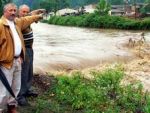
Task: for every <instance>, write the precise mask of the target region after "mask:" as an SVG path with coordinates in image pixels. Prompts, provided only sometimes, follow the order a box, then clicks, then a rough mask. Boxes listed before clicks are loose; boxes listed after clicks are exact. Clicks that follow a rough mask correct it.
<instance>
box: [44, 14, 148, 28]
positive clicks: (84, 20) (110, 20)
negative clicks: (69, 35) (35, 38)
mask: <svg viewBox="0 0 150 113" xmlns="http://www.w3.org/2000/svg"><path fill="white" fill-rule="evenodd" d="M46 22H47V23H49V24H55V25H64V26H79V27H90V28H112V29H130V30H149V29H150V18H145V19H143V20H134V19H128V18H125V17H119V16H100V15H98V14H95V13H93V14H85V15H82V16H65V17H62V16H53V17H51V18H50V19H49V20H48V21H46Z"/></svg>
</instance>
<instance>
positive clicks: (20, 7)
mask: <svg viewBox="0 0 150 113" xmlns="http://www.w3.org/2000/svg"><path fill="white" fill-rule="evenodd" d="M23 7H28V8H29V9H30V7H29V6H28V5H26V4H23V5H21V6H19V10H20V9H22V8H23Z"/></svg>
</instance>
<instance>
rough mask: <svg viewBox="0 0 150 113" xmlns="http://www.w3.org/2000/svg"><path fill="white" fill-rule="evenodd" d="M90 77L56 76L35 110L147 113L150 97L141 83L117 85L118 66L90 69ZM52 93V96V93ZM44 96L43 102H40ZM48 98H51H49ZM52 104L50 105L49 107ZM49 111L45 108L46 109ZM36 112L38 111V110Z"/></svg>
mask: <svg viewBox="0 0 150 113" xmlns="http://www.w3.org/2000/svg"><path fill="white" fill-rule="evenodd" d="M91 75H92V76H93V77H94V78H93V79H92V80H89V79H86V78H84V77H83V76H84V75H83V74H82V73H80V72H77V73H74V74H73V75H72V76H71V77H67V76H66V75H64V76H59V77H57V78H56V79H57V83H56V84H55V85H54V87H53V90H50V91H48V92H47V94H46V95H45V97H46V98H40V101H38V102H37V107H36V111H40V112H41V113H43V112H42V111H46V110H49V112H50V111H51V112H57V113H59V112H60V113H65V112H67V113H73V112H74V113H76V112H81V113H102V112H103V113H120V112H123V113H129V112H130V113H149V110H150V100H149V99H150V98H149V95H148V93H144V92H143V91H142V90H143V87H142V85H141V84H140V83H134V84H129V85H126V86H123V85H120V82H121V80H122V78H123V77H124V73H123V71H121V70H120V69H114V70H113V69H108V70H106V71H104V72H98V71H92V72H91ZM52 94H53V96H51V95H52ZM41 99H43V102H42V103H43V104H40V102H41ZM50 100H51V101H50ZM49 106H53V107H49ZM47 112H48V111H47ZM37 113H38V112H37Z"/></svg>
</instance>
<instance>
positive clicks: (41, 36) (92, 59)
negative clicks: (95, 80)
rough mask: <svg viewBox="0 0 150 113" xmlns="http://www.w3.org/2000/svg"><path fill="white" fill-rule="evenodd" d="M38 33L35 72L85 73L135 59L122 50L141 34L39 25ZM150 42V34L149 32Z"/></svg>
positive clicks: (37, 25)
mask: <svg viewBox="0 0 150 113" xmlns="http://www.w3.org/2000/svg"><path fill="white" fill-rule="evenodd" d="M32 28H33V32H34V38H35V39H34V72H50V71H62V70H65V71H69V70H72V69H83V68H86V67H92V66H95V65H98V64H100V63H104V62H120V61H121V62H122V61H123V62H126V61H128V60H131V59H132V58H134V56H133V54H132V53H130V52H129V51H128V49H126V48H124V47H122V45H123V44H124V43H127V42H128V40H129V38H132V37H140V33H141V31H124V30H108V29H89V28H78V27H64V26H55V25H48V24H44V23H38V24H33V25H32ZM145 35H146V39H148V37H150V32H146V33H145Z"/></svg>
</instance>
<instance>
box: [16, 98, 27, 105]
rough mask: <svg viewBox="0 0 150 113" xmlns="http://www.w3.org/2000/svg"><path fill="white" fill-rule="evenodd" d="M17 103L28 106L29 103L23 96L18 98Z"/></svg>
mask: <svg viewBox="0 0 150 113" xmlns="http://www.w3.org/2000/svg"><path fill="white" fill-rule="evenodd" d="M18 105H19V106H30V104H29V103H28V101H27V99H26V98H25V97H22V98H19V99H18Z"/></svg>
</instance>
